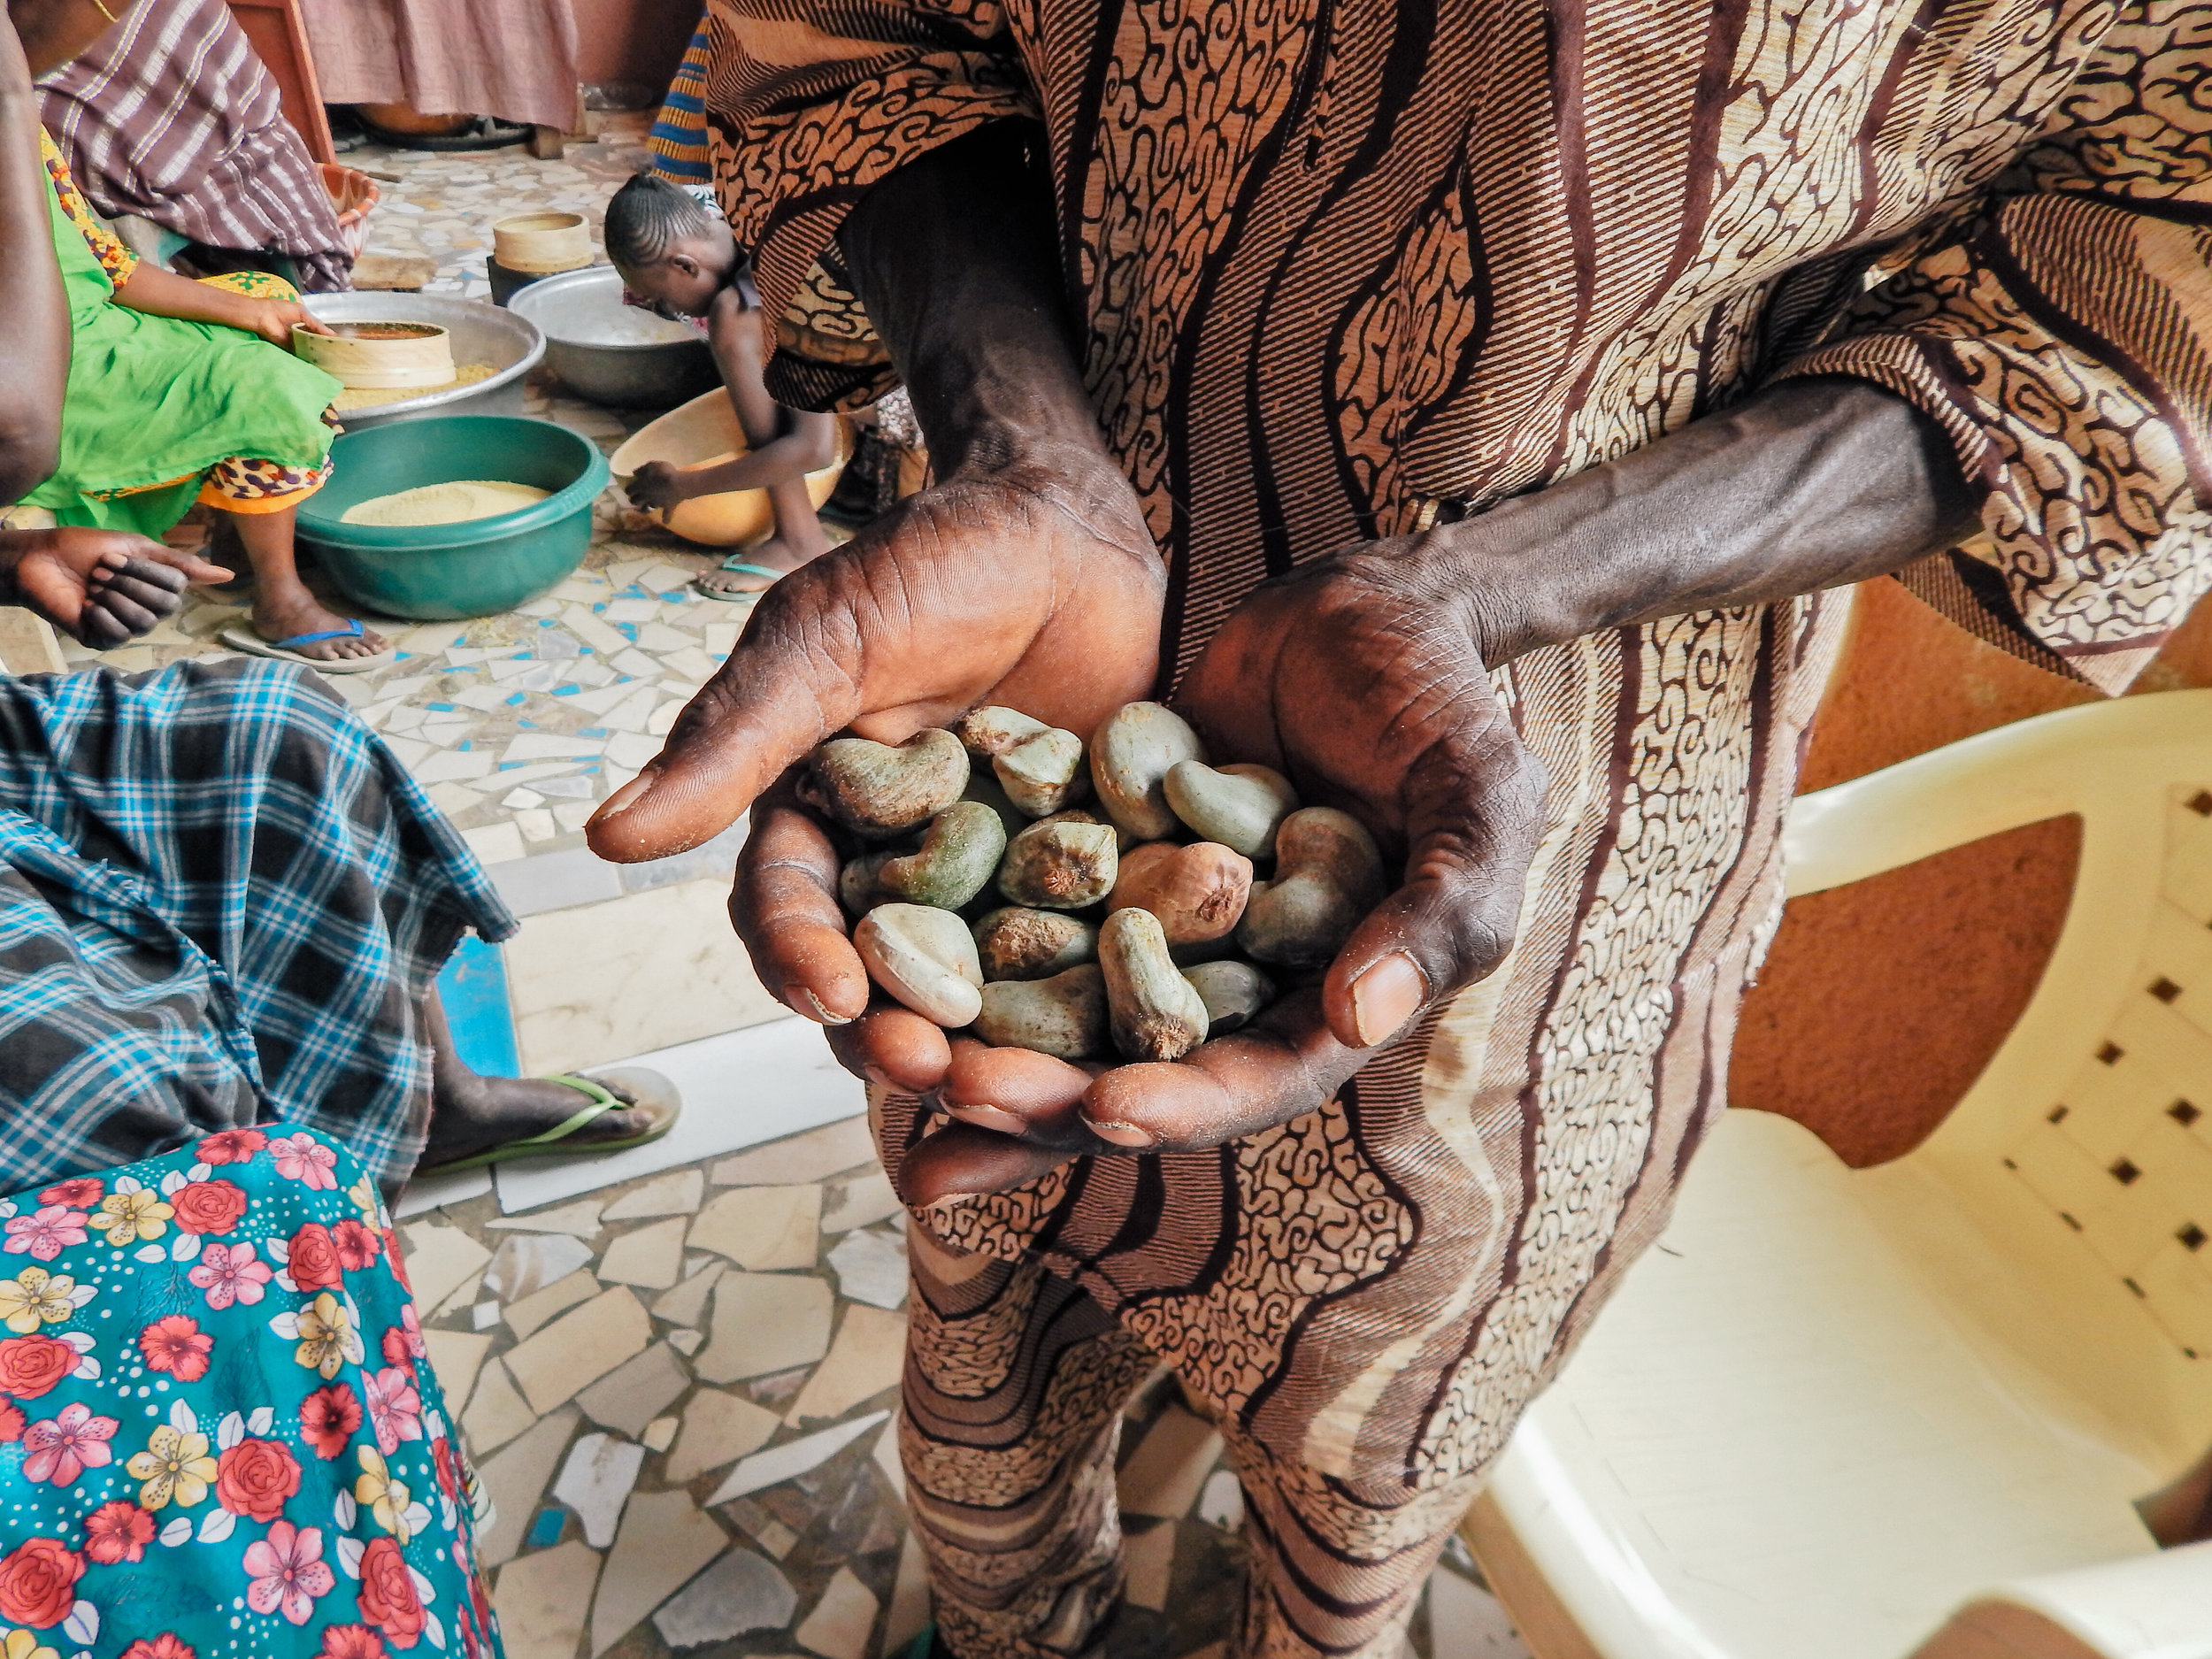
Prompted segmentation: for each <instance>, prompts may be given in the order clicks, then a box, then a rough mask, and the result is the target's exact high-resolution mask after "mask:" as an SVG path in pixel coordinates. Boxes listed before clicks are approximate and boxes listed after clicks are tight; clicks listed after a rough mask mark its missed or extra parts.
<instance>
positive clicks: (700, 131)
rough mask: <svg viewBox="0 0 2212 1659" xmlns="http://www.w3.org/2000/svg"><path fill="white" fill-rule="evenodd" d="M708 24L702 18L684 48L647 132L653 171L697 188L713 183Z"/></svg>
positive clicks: (646, 145) (676, 181) (707, 186)
mask: <svg viewBox="0 0 2212 1659" xmlns="http://www.w3.org/2000/svg"><path fill="white" fill-rule="evenodd" d="M706 89H707V26H706V24H705V22H704V21H703V20H702V21H701V23H700V25H699V27H698V28H697V30H696V31H695V33H694V34H693V35H692V37H691V44H690V46H689V47H687V49H686V50H685V51H684V61H683V63H682V64H681V65H680V66H679V67H678V69H677V71H676V78H675V80H673V81H671V82H669V85H668V96H666V97H665V98H664V99H663V100H662V101H661V112H660V114H659V115H658V117H657V118H656V119H655V120H654V122H653V130H652V132H651V133H649V134H647V136H646V140H645V147H646V149H648V150H651V151H652V152H653V171H654V172H655V173H659V174H660V175H661V177H662V178H664V179H666V180H668V181H669V182H670V183H672V184H680V185H683V186H686V187H687V188H697V187H700V186H704V187H705V188H707V189H709V190H711V189H712V188H713V186H714V169H713V168H712V166H711V165H710V164H709V163H708V160H707V106H706Z"/></svg>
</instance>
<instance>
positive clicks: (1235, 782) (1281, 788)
mask: <svg viewBox="0 0 2212 1659" xmlns="http://www.w3.org/2000/svg"><path fill="white" fill-rule="evenodd" d="M1161 788H1162V791H1163V793H1164V795H1166V797H1167V803H1168V805H1169V806H1170V807H1171V808H1173V809H1174V812H1175V816H1176V817H1177V818H1181V819H1182V820H1183V822H1184V823H1186V824H1187V825H1189V826H1190V827H1191V828H1192V829H1194V830H1195V831H1196V832H1197V833H1198V835H1199V838H1200V839H1201V840H1202V841H1219V842H1220V843H1221V844H1222V845H1223V846H1225V847H1233V848H1234V849H1236V850H1237V851H1239V852H1240V853H1242V854H1243V855H1244V856H1246V857H1247V858H1264V857H1266V856H1268V853H1269V850H1270V849H1271V848H1272V847H1273V846H1274V845H1275V832H1276V830H1277V829H1279V827H1280V826H1281V825H1282V821H1283V820H1284V819H1285V818H1288V817H1289V816H1290V815H1291V814H1292V813H1293V812H1295V811H1296V810H1298V792H1297V791H1296V790H1295V789H1293V788H1292V787H1290V780H1289V779H1287V778H1286V777H1284V776H1283V774H1282V773H1281V772H1276V771H1273V770H1272V769H1271V768H1269V767H1266V766H1245V765H1237V766H1209V765H1207V764H1206V763H1205V762H1203V761H1202V760H1179V761H1177V762H1176V763H1175V764H1174V765H1172V766H1171V767H1169V768H1168V773H1167V776H1166V778H1165V779H1164V780H1162V783H1161Z"/></svg>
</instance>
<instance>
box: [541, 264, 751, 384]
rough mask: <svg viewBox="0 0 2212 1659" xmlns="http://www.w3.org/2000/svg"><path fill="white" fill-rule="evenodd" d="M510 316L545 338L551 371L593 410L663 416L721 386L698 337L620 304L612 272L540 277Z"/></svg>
mask: <svg viewBox="0 0 2212 1659" xmlns="http://www.w3.org/2000/svg"><path fill="white" fill-rule="evenodd" d="M507 309H508V310H509V311H512V312H513V313H514V314H515V315H516V316H518V317H521V318H526V319H528V320H529V321H531V322H533V323H535V324H536V325H537V326H538V327H539V328H541V330H543V331H544V334H545V361H546V364H547V366H549V368H551V369H552V371H553V373H556V374H557V375H559V376H560V377H561V379H562V380H564V381H565V382H566V383H567V385H568V388H569V389H570V390H571V391H572V392H574V393H575V394H576V395H577V396H579V397H583V398H588V399H589V400H590V401H591V402H593V403H611V404H614V405H615V406H616V407H618V408H622V409H657V408H664V407H668V406H671V405H673V404H676V403H682V402H684V401H685V399H687V398H690V397H695V396H698V395H699V394H700V393H702V392H708V391H711V390H713V389H714V388H716V387H717V386H718V385H720V384H721V383H722V377H721V376H720V375H719V374H718V373H716V371H715V367H714V356H713V354H712V353H711V352H710V351H709V350H708V349H707V342H705V341H704V340H703V339H701V338H700V337H699V335H698V334H696V333H695V332H694V331H693V330H691V329H688V328H686V327H685V326H683V325H682V324H680V323H672V322H668V321H666V320H665V319H662V318H658V317H656V316H654V315H653V314H652V313H651V312H650V311H640V310H639V309H638V308H637V307H636V306H634V305H625V304H624V303H622V278H621V276H620V274H619V273H617V271H616V270H615V268H614V267H613V266H612V265H591V266H588V267H587V268H586V269H584V270H581V271H564V272H562V273H560V274H559V275H558V276H549V277H542V278H541V279H540V280H537V281H535V282H533V283H532V284H530V286H529V287H528V288H524V289H522V290H521V291H520V292H518V293H517V294H516V295H515V296H514V297H513V298H512V299H511V300H509V301H508V302H507Z"/></svg>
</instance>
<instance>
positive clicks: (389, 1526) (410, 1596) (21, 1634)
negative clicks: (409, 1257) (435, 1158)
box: [0, 1124, 502, 1659]
mask: <svg viewBox="0 0 2212 1659" xmlns="http://www.w3.org/2000/svg"><path fill="white" fill-rule="evenodd" d="M0 1326H4V1329H0V1659H232V1656H234V1655H236V1656H243V1655H252V1656H253V1659H390V1656H391V1655H399V1654H411V1655H419V1656H422V1659H426V1656H427V1655H433V1654H441V1655H452V1656H453V1659H495V1655H499V1654H500V1653H501V1651H502V1650H501V1647H500V1645H499V1639H498V1636H497V1634H496V1630H495V1624H494V1622H493V1618H492V1615H491V1610H490V1604H489V1601H488V1597H487V1596H486V1594H485V1592H484V1588H483V1585H482V1583H481V1580H480V1578H479V1577H478V1574H477V1571H476V1566H475V1556H474V1548H473V1542H472V1534H471V1526H472V1517H471V1515H470V1507H469V1502H468V1498H467V1493H468V1490H469V1487H470V1486H471V1485H472V1482H471V1480H470V1478H469V1476H468V1473H467V1471H466V1470H465V1467H464V1464H463V1462H462V1456H461V1452H460V1449H459V1447H458V1446H457V1443H456V1441H455V1440H454V1437H453V1433H452V1430H451V1426H450V1425H449V1422H448V1420H447V1417H446V1411H445V1402H444V1401H443V1399H442V1396H441V1395H440V1394H439V1391H438V1384H437V1379H436V1378H435V1377H434V1376H433V1375H432V1373H431V1370H430V1367H429V1365H428V1364H427V1363H426V1362H425V1359H424V1348H423V1340H422V1330H421V1325H420V1324H419V1320H418V1318H417V1317H416V1313H415V1308H414V1304H413V1302H412V1299H411V1292H410V1291H409V1289H408V1286H407V1282H406V1278H405V1271H404V1269H403V1266H402V1265H401V1263H400V1259H399V1252H398V1249H397V1245H396V1239H395V1238H394V1236H393V1233H392V1231H391V1223H390V1217H388V1214H387V1213H386V1211H385V1210H384V1207H383V1205H382V1203H381V1202H380V1200H379V1199H378V1197H377V1194H376V1192H375V1189H374V1187H373V1184H372V1182H371V1181H370V1180H369V1179H368V1177H367V1175H366V1174H365V1172H364V1171H363V1170H362V1169H361V1167H360V1166H359V1165H358V1164H356V1163H355V1162H354V1161H353V1159H352V1158H351V1157H350V1156H349V1155H348V1154H347V1152H346V1151H345V1150H344V1149H343V1148H341V1147H340V1146H338V1145H337V1144H336V1143H334V1142H333V1141H330V1140H328V1139H326V1137H324V1136H322V1135H319V1134H317V1133H314V1132H312V1131H311V1130H305V1129H297V1128H293V1127H290V1126H288V1125H281V1124H277V1125H262V1126H261V1127H259V1128H254V1129H227V1130H224V1131H221V1132H220V1133H215V1134H211V1135H209V1136H207V1137H206V1138H205V1139H204V1140H202V1141H199V1142H198V1143H197V1144H196V1146H194V1147H191V1148H186V1149H184V1150H181V1151H179V1152H174V1153H171V1154H169V1155H168V1156H164V1157H159V1158H153V1159H149V1160H147V1161H146V1162H144V1163H141V1164H130V1165H128V1166H127V1167H125V1168H123V1169H119V1170H113V1171H108V1172H106V1173H104V1174H101V1175H85V1176H78V1177H74V1178H72V1179H67V1180H61V1181H57V1182H55V1183H53V1184H52V1185H50V1186H48V1187H42V1188H40V1189H38V1190H37V1191H35V1192H31V1193H26V1194H18V1195H17V1196H16V1197H14V1198H12V1199H10V1200H4V1201H0Z"/></svg>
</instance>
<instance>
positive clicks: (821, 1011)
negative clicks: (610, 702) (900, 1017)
mask: <svg viewBox="0 0 2212 1659" xmlns="http://www.w3.org/2000/svg"><path fill="white" fill-rule="evenodd" d="M620 798H621V797H620V796H617V797H616V799H617V800H619V799H620ZM609 804H612V803H609ZM799 995H801V996H803V997H804V998H806V1000H807V1002H808V1003H809V1004H810V1006H811V1007H812V1008H813V1010H814V1018H817V1019H818V1020H820V1021H821V1022H822V1024H824V1025H851V1024H852V1023H853V1022H852V1017H851V1016H850V1015H849V1014H833V1013H831V1012H830V1011H829V1010H827V1009H826V1008H824V1007H823V1006H822V999H821V998H820V997H818V996H817V995H814V993H813V992H811V991H805V990H803V991H801V992H800V993H799ZM799 1012H801V1013H802V1014H803V1013H805V1012H806V1010H805V1009H801V1010H799Z"/></svg>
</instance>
